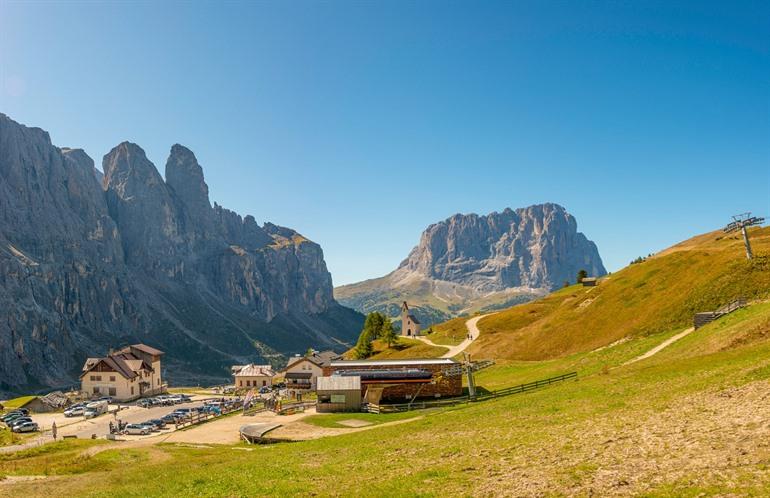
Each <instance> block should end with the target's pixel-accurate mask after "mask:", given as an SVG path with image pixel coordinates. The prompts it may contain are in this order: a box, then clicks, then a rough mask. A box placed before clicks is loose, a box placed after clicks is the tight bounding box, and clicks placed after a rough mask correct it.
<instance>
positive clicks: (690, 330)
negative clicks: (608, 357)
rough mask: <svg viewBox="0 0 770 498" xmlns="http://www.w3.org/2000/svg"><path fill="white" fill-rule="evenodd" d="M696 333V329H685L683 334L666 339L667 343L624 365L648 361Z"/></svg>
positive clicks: (662, 343)
mask: <svg viewBox="0 0 770 498" xmlns="http://www.w3.org/2000/svg"><path fill="white" fill-rule="evenodd" d="M694 331H695V328H694V327H690V328H689V329H685V330H683V331H682V332H680V333H678V334H676V335H675V336H673V337H669V338H668V339H666V340H665V341H663V342H661V343H660V344H658V345H657V346H655V347H654V348H652V349H650V350H649V351H647V352H646V353H644V354H642V355H639V356H637V357H636V358H634V359H632V360H628V361H627V362H625V363H623V365H630V364H632V363H636V362H637V361H641V360H646V359H647V358H649V357H650V356H653V355H655V354H657V353H659V352H660V351H663V350H664V349H666V348H667V347H669V346H670V345H672V344H674V343H675V342H676V341H678V340H679V339H682V338H683V337H686V336H688V335H690V334H691V333H692V332H694Z"/></svg>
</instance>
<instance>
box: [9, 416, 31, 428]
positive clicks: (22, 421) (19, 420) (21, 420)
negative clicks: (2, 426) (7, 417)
mask: <svg viewBox="0 0 770 498" xmlns="http://www.w3.org/2000/svg"><path fill="white" fill-rule="evenodd" d="M27 422H32V419H31V418H29V417H19V418H17V419H14V421H13V422H11V423H10V424H9V427H11V429H13V428H14V427H16V426H17V425H21V424H25V423H27Z"/></svg>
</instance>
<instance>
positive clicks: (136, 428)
mask: <svg viewBox="0 0 770 498" xmlns="http://www.w3.org/2000/svg"><path fill="white" fill-rule="evenodd" d="M151 432H152V427H150V426H148V425H143V424H128V425H127V426H126V434H131V435H134V436H146V435H147V434H149V433H151Z"/></svg>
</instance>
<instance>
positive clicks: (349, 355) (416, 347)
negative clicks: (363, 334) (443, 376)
mask: <svg viewBox="0 0 770 498" xmlns="http://www.w3.org/2000/svg"><path fill="white" fill-rule="evenodd" d="M372 347H373V348H374V354H372V356H370V357H369V358H368V359H370V360H395V359H399V360H400V359H406V358H436V357H438V356H441V355H442V354H444V353H446V351H447V350H446V348H442V347H439V346H430V345H428V344H425V343H424V342H422V341H418V340H416V339H405V338H403V337H399V338H398V342H397V343H396V344H394V345H393V347H391V348H389V347H388V345H387V344H385V343H384V342H382V341H380V340H376V341H374V342H372ZM344 357H345V359H350V360H352V359H354V356H353V350H352V349H351V350H349V351H348V352H346V353H345V355H344Z"/></svg>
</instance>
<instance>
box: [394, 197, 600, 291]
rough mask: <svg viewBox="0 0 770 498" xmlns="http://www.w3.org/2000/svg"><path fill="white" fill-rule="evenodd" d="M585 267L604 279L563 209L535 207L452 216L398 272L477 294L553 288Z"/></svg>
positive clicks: (592, 249)
mask: <svg viewBox="0 0 770 498" xmlns="http://www.w3.org/2000/svg"><path fill="white" fill-rule="evenodd" d="M581 269H585V270H586V271H588V273H589V274H591V275H596V276H600V275H604V274H605V273H606V271H605V269H604V266H603V265H602V262H601V258H600V257H599V252H598V250H597V249H596V245H595V244H594V243H593V242H591V241H589V240H588V239H587V238H586V237H585V236H584V235H583V234H582V233H579V232H578V231H577V221H576V220H575V218H574V217H573V216H572V215H571V214H569V213H568V212H567V210H566V209H564V208H563V207H562V206H560V205H558V204H554V203H546V204H537V205H533V206H528V207H525V208H519V209H516V210H513V209H510V208H506V209H505V210H503V211H502V212H501V213H497V212H493V213H490V214H488V215H486V216H479V215H477V214H467V215H462V214H456V215H454V216H451V217H449V218H447V219H446V220H444V221H442V222H439V223H435V224H433V225H431V226H429V227H428V228H427V229H426V230H425V231H424V232H423V233H422V236H421V237H420V243H419V244H418V245H417V247H415V248H414V249H413V250H412V252H411V253H410V254H409V257H407V259H405V260H404V261H403V262H402V263H401V265H400V266H399V269H398V270H397V272H400V274H401V277H402V278H403V277H404V276H405V275H406V274H408V273H410V272H411V273H417V274H419V275H421V276H423V277H428V278H432V279H438V280H442V281H448V282H455V283H460V284H463V285H466V286H469V287H471V288H473V289H475V290H477V291H478V292H482V293H483V292H496V291H501V290H504V289H509V288H516V287H522V288H528V289H546V290H550V289H554V288H556V287H558V286H560V285H561V284H562V283H563V282H564V281H565V280H572V279H574V276H575V274H576V273H577V272H578V271H579V270H581Z"/></svg>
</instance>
